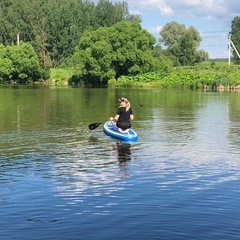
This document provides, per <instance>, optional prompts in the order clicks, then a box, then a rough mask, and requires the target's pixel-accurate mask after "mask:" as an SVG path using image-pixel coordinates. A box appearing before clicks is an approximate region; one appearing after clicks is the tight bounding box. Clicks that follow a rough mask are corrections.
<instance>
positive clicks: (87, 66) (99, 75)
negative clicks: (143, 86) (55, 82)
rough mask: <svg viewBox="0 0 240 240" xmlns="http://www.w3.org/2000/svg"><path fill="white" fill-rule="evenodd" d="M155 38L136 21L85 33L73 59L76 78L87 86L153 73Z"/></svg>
mask: <svg viewBox="0 0 240 240" xmlns="http://www.w3.org/2000/svg"><path fill="white" fill-rule="evenodd" d="M154 43H155V39H154V37H153V36H152V35H151V34H149V33H148V32H147V31H146V30H143V29H142V28H141V26H140V24H139V23H138V22H127V21H125V22H120V23H117V24H116V25H114V26H112V27H101V28H99V29H97V30H95V31H86V32H85V33H84V34H83V36H82V37H81V39H80V43H79V45H78V48H77V49H76V52H75V54H74V56H73V61H74V62H75V67H76V72H77V75H78V76H79V77H80V78H81V79H82V80H83V81H84V82H85V83H86V84H101V85H102V84H107V81H108V80H109V79H111V78H118V77H120V76H122V75H136V74H138V73H145V72H148V71H152V70H154V66H155V65H156V64H155V59H154V58H153V56H152V50H151V49H152V46H153V45H154Z"/></svg>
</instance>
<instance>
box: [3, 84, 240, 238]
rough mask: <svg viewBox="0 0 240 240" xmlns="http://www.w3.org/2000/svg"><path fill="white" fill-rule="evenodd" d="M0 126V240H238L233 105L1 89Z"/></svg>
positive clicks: (156, 96) (216, 95)
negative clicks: (128, 114)
mask: <svg viewBox="0 0 240 240" xmlns="http://www.w3.org/2000/svg"><path fill="white" fill-rule="evenodd" d="M121 97H127V98H128V99H129V100H130V102H131V104H132V107H133V109H134V108H135V109H136V110H135V111H134V116H135V119H134V121H133V123H132V127H133V129H134V130H135V131H136V132H137V133H138V141H137V142H134V143H124V142H121V141H118V140H115V139H113V138H111V137H109V136H106V135H105V134H104V133H103V131H102V126H103V123H104V122H105V121H106V120H107V119H108V118H109V117H111V116H114V115H115V113H116V110H117V107H118V99H119V98H121ZM140 106H142V107H140ZM0 118H1V121H0V139H1V140H0V141H1V150H0V151H1V155H0V191H1V195H0V212H1V218H0V226H1V228H0V239H3V240H8V239H9V240H10V239H11V240H12V239H18V240H21V239H24V240H28V239H29V240H35V239H39V240H42V239H59V240H61V239H66V240H71V239H81V240H85V239H86V240H91V239H94V240H95V239H100V240H108V239H109V240H110V239H111V240H112V239H115V240H118V239H138V240H141V239H144V240H145V239H149V240H152V239H170V240H172V239H177V240H179V239H184V240H186V239H196V240H201V239H211V240H215V239H216V240H219V239H224V240H225V239H230V240H231V239H239V236H240V230H239V222H240V210H239V201H240V188H239V185H240V171H239V169H240V160H239V156H240V150H239V145H240V93H237V92H200V91H188V90H184V91H182V90H158V89H88V88H72V87H58V86H52V87H51V86H1V87H0ZM95 122H101V125H100V126H99V127H98V128H96V129H94V130H92V131H90V130H89V129H88V125H89V124H91V123H95Z"/></svg>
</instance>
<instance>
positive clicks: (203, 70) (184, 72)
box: [50, 62, 240, 89]
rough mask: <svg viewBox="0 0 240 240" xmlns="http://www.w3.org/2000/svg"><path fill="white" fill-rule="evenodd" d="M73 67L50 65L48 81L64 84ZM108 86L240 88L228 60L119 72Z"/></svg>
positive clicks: (238, 73) (238, 72) (238, 69)
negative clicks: (52, 66) (125, 72)
mask: <svg viewBox="0 0 240 240" xmlns="http://www.w3.org/2000/svg"><path fill="white" fill-rule="evenodd" d="M73 72H74V70H73V69H72V68H68V69H51V75H50V84H57V85H67V84H69V82H70V81H71V78H72V76H73ZM108 86H109V87H112V88H131V87H138V88H143V87H144V88H146V87H147V88H182V89H184V88H186V89H202V88H205V89H206V88H207V89H217V88H221V89H224V88H231V89H235V88H240V87H239V86H240V66H239V65H230V66H229V65H228V62H204V63H201V64H198V65H196V66H187V67H176V68H173V69H171V70H170V71H164V70H162V71H158V72H151V73H146V74H139V75H137V76H122V77H120V78H119V79H117V80H116V79H110V80H109V81H108Z"/></svg>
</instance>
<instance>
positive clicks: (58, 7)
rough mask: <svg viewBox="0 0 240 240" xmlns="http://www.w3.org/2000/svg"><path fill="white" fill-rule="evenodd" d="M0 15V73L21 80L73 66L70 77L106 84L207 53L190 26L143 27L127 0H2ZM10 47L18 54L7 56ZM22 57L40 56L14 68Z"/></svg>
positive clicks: (199, 58)
mask: <svg viewBox="0 0 240 240" xmlns="http://www.w3.org/2000/svg"><path fill="white" fill-rule="evenodd" d="M0 21H1V22H0V23H1V24H0V32H1V35H0V44H1V47H0V61H1V63H2V64H3V65H2V67H1V69H0V79H5V80H12V79H13V80H18V81H19V79H20V82H21V83H24V82H27V81H29V80H31V79H32V80H33V81H36V80H38V79H41V78H43V79H44V78H47V77H48V69H49V68H52V67H54V68H55V67H74V69H75V74H74V76H73V77H72V82H76V83H79V82H81V81H82V82H83V83H84V84H94V85H96V84H100V85H104V84H107V82H108V80H109V79H118V78H119V77H120V76H131V75H136V74H141V73H146V72H151V71H158V70H161V71H162V70H164V69H165V70H166V71H167V70H169V69H170V68H171V67H172V66H186V65H193V64H196V63H199V62H202V61H205V60H207V59H208V53H207V52H205V51H204V50H198V47H199V45H200V42H201V36H200V34H199V33H198V31H197V30H196V29H195V28H194V27H193V26H190V27H188V28H187V27H185V25H182V24H179V23H177V22H170V23H168V24H166V25H165V26H164V27H163V29H162V30H161V31H160V33H159V39H155V38H154V37H153V36H152V35H151V34H150V33H149V32H147V31H146V30H144V29H142V27H141V16H140V15H134V14H130V13H129V10H128V5H127V3H126V2H118V3H111V2H110V1H109V0H99V1H98V3H96V4H94V3H93V2H92V1H90V0H34V1H29V0H1V2H0ZM234 31H235V30H234ZM234 31H233V32H234ZM233 36H234V35H233ZM26 46H27V47H26ZM11 48H12V49H11ZM24 49H25V54H23V52H24ZM30 49H31V50H30ZM9 51H12V52H14V54H17V53H18V52H19V57H13V58H9V55H8V54H7V53H8V52H9ZM28 51H29V56H28V53H27V52H28ZM32 51H34V53H35V55H34V57H32V55H33V52H32ZM14 54H13V55H14ZM20 58H27V59H28V61H36V59H38V60H39V65H38V66H36V68H35V69H34V70H32V71H27V68H28V67H27V66H28V65H26V68H24V69H23V68H22V69H19V70H18V71H17V70H16V69H17V66H20V65H19V62H17V59H18V60H19V59H20ZM22 61H23V63H22V64H25V63H24V62H27V61H24V59H22ZM10 62H11V64H10ZM10 66H14V67H12V68H10ZM33 66H35V65H34V64H33ZM11 69H12V70H11ZM13 69H15V70H14V71H13Z"/></svg>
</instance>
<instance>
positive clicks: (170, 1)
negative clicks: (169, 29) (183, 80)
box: [111, 0, 240, 58]
mask: <svg viewBox="0 0 240 240" xmlns="http://www.w3.org/2000/svg"><path fill="white" fill-rule="evenodd" d="M111 2H113V3H114V2H122V1H116V0H112V1H111ZM124 2H127V3H128V9H129V11H130V13H137V14H140V15H141V17H142V27H143V28H145V29H146V30H147V31H148V32H150V33H151V34H152V35H154V36H155V37H156V38H158V37H159V30H160V29H161V28H162V27H163V26H164V25H166V24H167V23H169V22H171V21H176V22H177V23H179V24H184V25H185V26H186V27H189V26H193V27H195V28H196V29H197V31H198V32H199V33H200V35H201V37H202V42H201V44H200V47H199V49H203V50H205V51H207V52H208V53H209V57H210V58H228V34H229V32H230V31H231V23H232V20H233V19H234V17H236V16H240V1H239V0H125V1H124ZM239 51H240V50H239Z"/></svg>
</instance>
